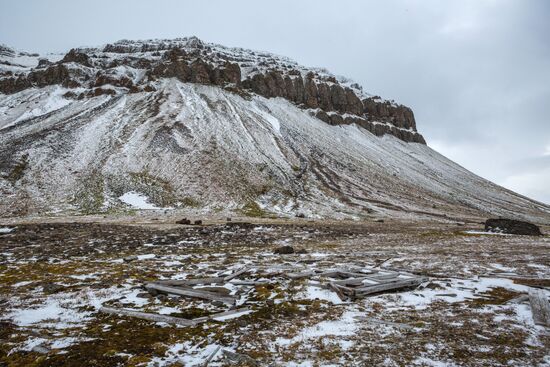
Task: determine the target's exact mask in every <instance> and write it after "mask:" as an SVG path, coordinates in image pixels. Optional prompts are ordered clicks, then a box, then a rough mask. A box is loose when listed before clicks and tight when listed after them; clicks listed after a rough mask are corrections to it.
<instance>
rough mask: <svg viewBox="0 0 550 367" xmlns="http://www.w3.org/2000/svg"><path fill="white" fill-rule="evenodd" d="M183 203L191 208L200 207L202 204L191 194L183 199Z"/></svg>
mask: <svg viewBox="0 0 550 367" xmlns="http://www.w3.org/2000/svg"><path fill="white" fill-rule="evenodd" d="M181 205H183V206H185V207H189V208H200V207H201V206H202V205H201V203H200V202H199V201H198V200H195V199H193V198H192V197H189V196H186V197H184V198H183V199H182V200H181Z"/></svg>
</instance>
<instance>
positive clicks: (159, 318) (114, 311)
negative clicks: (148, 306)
mask: <svg viewBox="0 0 550 367" xmlns="http://www.w3.org/2000/svg"><path fill="white" fill-rule="evenodd" d="M99 312H102V313H108V314H111V315H117V316H128V317H136V318H138V319H143V320H149V321H154V322H165V323H167V324H174V325H180V326H194V325H196V324H197V323H196V322H194V321H193V320H188V319H183V318H180V317H172V316H166V315H157V314H153V313H145V312H139V311H132V310H125V309H121V308H113V307H101V308H100V309H99Z"/></svg>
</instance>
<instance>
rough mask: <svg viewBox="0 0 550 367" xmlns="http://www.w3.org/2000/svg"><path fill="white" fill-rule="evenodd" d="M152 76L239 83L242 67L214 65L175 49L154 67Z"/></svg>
mask: <svg viewBox="0 0 550 367" xmlns="http://www.w3.org/2000/svg"><path fill="white" fill-rule="evenodd" d="M147 75H148V76H149V77H150V78H152V79H156V78H178V79H179V80H181V81H182V82H186V83H200V84H213V85H220V86H223V85H225V84H234V85H239V84H240V82H241V68H240V67H239V65H238V64H235V63H231V62H225V63H224V64H223V65H219V66H217V65H212V64H210V63H208V62H206V61H204V60H202V59H200V58H191V57H189V56H188V55H187V54H186V53H185V52H184V51H182V50H179V49H173V50H170V51H167V52H166V54H165V56H164V57H163V61H162V62H161V63H159V64H158V65H156V66H155V67H154V68H152V69H151V70H150V71H149V72H148V74H147Z"/></svg>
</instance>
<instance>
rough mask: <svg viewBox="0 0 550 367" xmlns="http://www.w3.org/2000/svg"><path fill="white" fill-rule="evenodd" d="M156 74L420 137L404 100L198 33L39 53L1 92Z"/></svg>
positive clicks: (125, 84)
mask: <svg viewBox="0 0 550 367" xmlns="http://www.w3.org/2000/svg"><path fill="white" fill-rule="evenodd" d="M14 55H15V51H13V50H11V49H10V48H7V47H3V48H0V56H3V57H4V58H10V57H13V56H14ZM113 55H116V56H113ZM0 71H1V69H0ZM162 78H177V79H179V80H180V81H182V82H186V83H199V84H207V85H217V86H221V87H227V88H231V90H233V91H234V92H237V93H239V94H242V95H246V93H249V92H252V93H256V94H258V95H261V96H263V97H266V98H275V97H281V98H285V99H287V100H289V101H291V102H293V103H294V104H296V105H297V106H299V107H301V108H304V109H308V110H310V113H311V114H312V115H313V116H315V117H317V118H319V119H320V120H322V121H324V122H326V123H328V124H331V125H342V124H357V125H359V126H361V127H363V128H365V129H367V130H369V131H370V132H372V133H373V134H375V135H377V136H382V135H384V134H391V135H394V136H396V137H398V138H399V139H401V140H404V141H407V142H417V143H423V144H425V141H424V138H423V137H422V135H420V134H419V133H418V132H417V131H416V122H415V120H414V115H413V112H412V110H411V109H410V108H408V107H405V106H402V105H398V104H395V103H393V102H390V101H386V100H383V99H381V98H380V97H370V96H367V95H364V94H363V93H362V89H361V87H360V86H358V85H357V84H350V83H348V82H347V81H346V80H338V79H337V78H336V77H334V76H333V75H331V74H328V72H326V71H324V70H317V69H307V68H304V67H301V66H299V65H298V64H296V63H294V62H293V61H291V60H288V59H285V58H281V57H277V56H274V55H271V54H265V53H256V52H254V51H248V50H242V49H229V48H224V47H223V46H219V45H213V44H207V43H204V42H202V41H201V40H199V39H198V38H196V37H191V38H186V39H176V40H165V41H143V42H131V41H120V42H117V43H115V44H111V45H107V46H105V47H104V48H103V49H72V50H70V51H69V52H68V53H67V54H66V55H64V57H63V58H61V59H60V60H59V61H58V62H56V63H51V62H50V61H48V60H46V59H43V58H42V59H37V65H35V67H34V68H30V69H29V70H23V72H19V73H13V72H12V71H6V72H0V92H2V93H6V94H10V93H16V92H19V91H21V90H24V89H27V88H31V87H44V86H47V85H53V84H59V85H62V86H64V87H67V88H75V87H83V88H87V89H88V91H85V92H79V94H76V93H73V94H74V95H75V98H90V97H94V96H98V95H101V94H111V95H117V94H124V93H138V92H150V91H153V90H156V88H155V86H154V85H155V83H156V82H158V81H159V80H160V79H162ZM69 95H72V94H67V96H69Z"/></svg>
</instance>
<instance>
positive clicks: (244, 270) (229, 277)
mask: <svg viewBox="0 0 550 367" xmlns="http://www.w3.org/2000/svg"><path fill="white" fill-rule="evenodd" d="M249 271H250V269H249V268H248V267H247V266H245V267H243V268H241V269H240V270H237V271H236V272H234V273H233V274H230V275H228V276H226V277H224V278H223V280H224V281H226V282H229V281H230V280H231V279H233V278H236V277H238V276H239V275H241V274H244V273H247V272H249Z"/></svg>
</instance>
